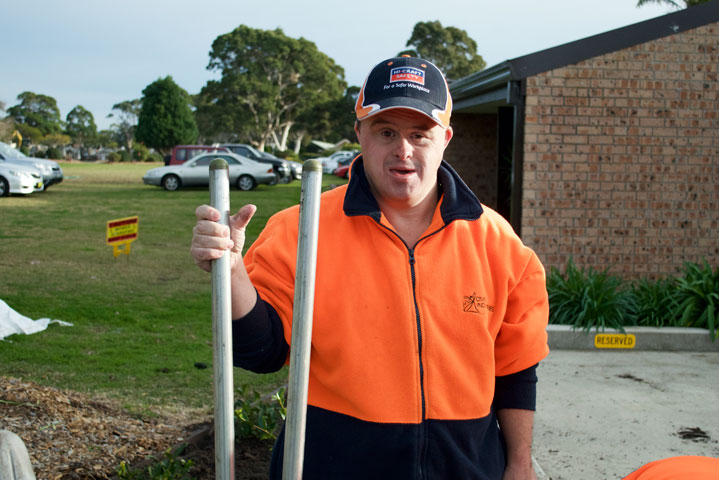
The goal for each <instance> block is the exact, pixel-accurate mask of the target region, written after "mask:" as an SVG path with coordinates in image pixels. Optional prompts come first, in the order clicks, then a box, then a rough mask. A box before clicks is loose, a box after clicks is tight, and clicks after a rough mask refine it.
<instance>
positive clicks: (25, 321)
mask: <svg viewBox="0 0 719 480" xmlns="http://www.w3.org/2000/svg"><path fill="white" fill-rule="evenodd" d="M51 323H57V324H59V325H62V326H63V327H72V323H69V322H63V321H62V320H50V319H49V318H40V319H38V320H33V319H31V318H28V317H26V316H24V315H20V314H19V313H17V312H16V311H15V310H13V309H12V308H10V307H9V306H8V304H7V303H5V302H3V301H2V300H0V340H2V339H3V338H5V337H8V336H10V335H14V334H16V333H23V334H25V335H30V334H32V333H37V332H42V331H43V330H45V329H46V328H47V326H48V325H50V324H51Z"/></svg>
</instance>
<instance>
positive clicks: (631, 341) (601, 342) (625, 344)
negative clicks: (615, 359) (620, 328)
mask: <svg viewBox="0 0 719 480" xmlns="http://www.w3.org/2000/svg"><path fill="white" fill-rule="evenodd" d="M636 344H637V338H636V337H635V336H634V334H633V333H598V334H596V335H595V336H594V346H595V347H596V348H634V346H635V345H636Z"/></svg>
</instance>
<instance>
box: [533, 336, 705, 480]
mask: <svg viewBox="0 0 719 480" xmlns="http://www.w3.org/2000/svg"><path fill="white" fill-rule="evenodd" d="M538 375H539V384H538V388H537V396H538V398H537V413H536V417H535V431H534V450H533V454H534V459H535V468H536V470H537V475H538V477H539V479H540V480H542V479H552V480H562V479H564V480H583V479H586V480H605V479H620V478H622V477H624V476H625V475H627V474H629V473H630V472H632V471H634V470H636V469H637V468H639V467H640V466H641V465H643V464H645V463H648V462H650V461H652V460H657V459H660V458H666V457H672V456H677V455H704V456H713V457H719V353H717V352H666V351H664V352H662V351H640V350H597V349H595V350H561V349H553V350H552V351H551V353H550V354H549V357H547V359H545V360H544V361H543V362H542V363H541V364H540V367H539V368H538ZM718 478H719V477H718Z"/></svg>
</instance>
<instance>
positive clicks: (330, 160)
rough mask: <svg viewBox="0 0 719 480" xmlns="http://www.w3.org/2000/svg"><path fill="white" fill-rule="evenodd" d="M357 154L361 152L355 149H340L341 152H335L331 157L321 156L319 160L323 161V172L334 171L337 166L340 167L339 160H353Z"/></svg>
mask: <svg viewBox="0 0 719 480" xmlns="http://www.w3.org/2000/svg"><path fill="white" fill-rule="evenodd" d="M357 155H359V152H357V151H355V150H340V151H339V152H335V153H333V154H332V155H330V156H329V157H320V158H318V159H317V160H319V161H320V162H321V163H322V172H323V173H332V172H334V171H335V169H336V168H337V167H339V162H340V161H341V160H350V161H351V160H352V159H354V158H355V157H356V156H357Z"/></svg>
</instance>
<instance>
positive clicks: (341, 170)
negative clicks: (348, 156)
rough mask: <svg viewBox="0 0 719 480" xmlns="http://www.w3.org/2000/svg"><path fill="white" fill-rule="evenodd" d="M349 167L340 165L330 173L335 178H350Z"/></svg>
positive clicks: (348, 165)
mask: <svg viewBox="0 0 719 480" xmlns="http://www.w3.org/2000/svg"><path fill="white" fill-rule="evenodd" d="M350 165H351V164H347V165H340V166H339V167H337V168H335V171H334V172H332V173H333V174H334V175H335V176H337V177H342V178H350Z"/></svg>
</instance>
